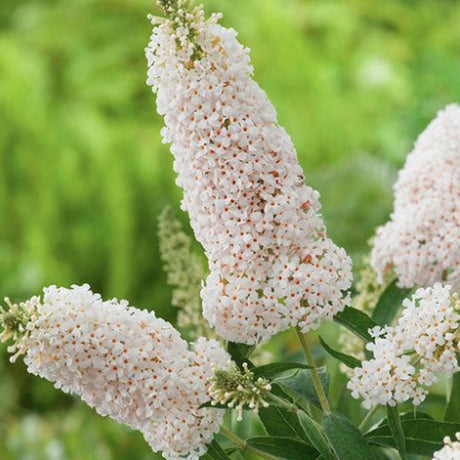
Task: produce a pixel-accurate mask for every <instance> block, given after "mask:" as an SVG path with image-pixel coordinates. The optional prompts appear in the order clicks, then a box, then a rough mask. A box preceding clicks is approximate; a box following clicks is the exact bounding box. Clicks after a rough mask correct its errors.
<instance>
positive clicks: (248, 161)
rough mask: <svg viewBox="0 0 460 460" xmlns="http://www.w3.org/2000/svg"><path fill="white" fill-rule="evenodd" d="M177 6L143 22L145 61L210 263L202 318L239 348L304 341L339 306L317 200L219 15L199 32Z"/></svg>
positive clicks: (341, 262) (342, 289) (195, 13)
mask: <svg viewBox="0 0 460 460" xmlns="http://www.w3.org/2000/svg"><path fill="white" fill-rule="evenodd" d="M165 3H168V4H169V3H171V2H165ZM188 3H189V2H187V3H185V2H183V4H184V5H185V6H184V7H183V8H181V9H179V11H178V10H177V8H176V9H174V8H173V9H172V10H171V9H167V11H168V14H169V15H170V19H169V20H167V21H164V22H162V23H161V24H158V23H157V22H156V21H155V22H154V28H153V34H152V36H151V41H150V43H149V45H148V47H147V49H146V55H147V60H148V67H149V69H148V84H149V85H151V86H152V89H153V91H154V92H155V93H156V94H157V108H158V112H159V113H160V114H161V115H163V116H164V119H165V125H166V126H165V128H164V129H163V130H162V135H163V140H164V142H165V143H171V144H172V145H171V152H172V153H173V155H174V159H175V161H174V168H175V171H176V172H177V174H178V179H177V184H178V185H179V186H180V187H182V188H183V189H184V198H183V201H182V207H183V209H185V210H186V211H187V212H188V213H189V215H190V220H191V225H192V227H193V230H194V232H195V236H196V237H197V239H198V240H199V241H200V243H201V244H202V245H203V247H204V249H205V251H206V254H207V256H208V259H209V266H210V272H211V273H210V275H209V276H208V278H207V280H206V283H205V285H204V287H203V290H202V299H203V312H204V316H205V317H206V319H207V320H208V321H209V323H210V324H211V325H212V326H213V327H215V328H216V330H217V332H218V333H219V334H220V335H221V336H222V337H224V338H225V339H227V340H231V341H235V342H242V343H246V344H255V343H258V342H260V341H263V340H268V339H269V338H270V337H271V336H272V335H274V334H276V333H278V332H280V331H283V330H285V329H287V328H289V327H292V326H297V325H299V326H300V327H301V328H302V330H303V332H306V331H308V330H310V329H313V328H316V327H318V325H319V324H320V322H321V321H324V320H330V319H332V317H333V316H334V315H335V314H336V313H338V312H339V311H341V310H342V309H343V308H344V307H345V305H346V304H347V302H348V300H349V297H348V294H347V293H346V291H347V290H348V289H349V287H350V284H351V261H350V259H349V257H348V256H347V254H346V253H345V251H344V250H343V249H341V248H338V247H337V246H336V245H335V244H334V243H333V242H332V241H331V240H330V239H329V238H328V237H327V235H326V230H325V226H324V222H323V220H322V217H321V215H320V204H319V200H318V198H319V194H318V192H317V191H315V190H313V189H312V188H310V187H307V186H306V185H305V184H304V175H303V172H302V169H301V167H300V165H299V163H298V159H297V154H296V151H295V148H294V146H293V144H292V142H291V139H290V138H289V136H288V134H287V133H286V132H285V130H284V129H283V128H282V127H280V126H279V125H278V122H277V117H276V112H275V109H274V108H273V106H272V105H271V103H270V101H269V100H268V98H267V96H266V94H265V93H264V92H263V91H262V90H261V89H260V87H259V86H258V85H257V83H256V82H255V81H254V80H253V79H252V72H253V69H252V66H251V64H250V59H249V50H248V49H247V48H244V47H243V46H242V45H241V44H240V43H239V42H238V40H237V38H236V35H237V34H236V32H235V31H234V30H233V29H226V28H224V27H222V26H221V25H219V24H218V19H219V18H220V16H219V15H213V16H211V18H210V19H208V20H205V19H204V14H203V10H202V8H199V7H195V8H193V7H190V6H188ZM187 7H188V10H187Z"/></svg>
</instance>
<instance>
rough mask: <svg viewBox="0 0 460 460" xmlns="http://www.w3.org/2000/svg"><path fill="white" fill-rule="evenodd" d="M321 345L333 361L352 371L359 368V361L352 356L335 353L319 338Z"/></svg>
mask: <svg viewBox="0 0 460 460" xmlns="http://www.w3.org/2000/svg"><path fill="white" fill-rule="evenodd" d="M319 341H320V342H321V345H322V346H323V348H324V349H325V350H326V351H327V352H328V353H329V354H330V355H331V356H333V357H334V358H335V359H338V360H339V361H340V362H341V363H343V364H345V365H346V366H348V367H350V368H351V369H354V368H355V367H359V366H360V365H361V361H360V360H359V359H356V358H355V357H354V356H350V355H347V354H345V353H341V352H340V351H336V350H334V349H332V348H331V347H330V346H329V345H328V344H327V343H326V342H325V341H324V340H323V339H322V338H321V337H320V338H319Z"/></svg>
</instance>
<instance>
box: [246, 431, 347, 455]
mask: <svg viewBox="0 0 460 460" xmlns="http://www.w3.org/2000/svg"><path fill="white" fill-rule="evenodd" d="M246 443H247V444H248V445H249V446H251V447H254V448H256V449H258V450H260V451H262V452H265V453H267V454H271V455H274V456H275V457H278V458H282V459H285V460H309V459H316V457H317V456H318V451H317V450H316V449H315V448H314V447H312V446H310V445H308V444H306V443H304V442H301V441H296V440H295V439H290V438H283V437H280V436H258V437H256V438H250V439H248V440H247V441H246ZM355 460H356V459H355Z"/></svg>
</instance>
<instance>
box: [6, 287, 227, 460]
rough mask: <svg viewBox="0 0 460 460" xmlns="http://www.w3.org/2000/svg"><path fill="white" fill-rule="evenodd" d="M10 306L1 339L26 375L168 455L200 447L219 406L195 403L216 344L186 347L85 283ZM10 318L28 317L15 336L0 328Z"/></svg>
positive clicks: (216, 357)
mask: <svg viewBox="0 0 460 460" xmlns="http://www.w3.org/2000/svg"><path fill="white" fill-rule="evenodd" d="M13 307H14V308H13V309H10V310H9V311H3V310H2V312H0V320H1V322H2V325H3V326H4V327H5V332H4V338H8V337H9V338H13V340H15V343H16V344H17V349H18V350H19V351H20V352H23V353H25V358H24V362H25V364H26V365H27V369H28V371H29V372H31V373H32V374H35V375H39V376H41V377H43V378H45V379H47V380H50V381H51V382H54V383H55V386H56V387H57V388H60V389H62V390H63V391H64V392H66V393H72V394H76V395H79V396H80V397H81V399H82V400H83V401H85V402H86V403H87V404H88V405H90V406H91V407H93V408H94V409H96V411H97V412H98V413H99V414H101V415H103V416H106V415H108V416H110V417H111V418H113V419H114V420H116V421H118V422H120V423H124V424H126V425H129V426H130V427H132V428H134V429H136V430H139V431H141V432H142V433H143V434H144V436H145V438H146V440H147V441H148V442H149V444H150V446H151V447H152V449H153V450H154V451H162V452H163V455H164V456H165V457H166V458H168V459H179V458H181V459H182V458H186V459H197V458H199V457H200V455H202V454H203V453H204V452H205V451H206V445H207V444H208V443H210V442H211V440H212V438H213V436H214V433H215V432H217V431H218V430H219V428H220V425H221V423H222V412H223V411H219V410H217V409H208V408H205V409H200V408H199V407H200V405H201V404H203V403H204V402H206V401H208V400H209V399H210V397H209V394H208V389H209V386H210V382H209V380H210V378H211V377H212V376H213V368H214V367H216V366H218V367H225V366H226V365H228V362H229V356H228V354H227V353H226V352H225V351H224V350H223V349H222V348H221V346H220V344H219V343H218V342H216V341H207V340H206V339H202V338H201V339H199V340H198V341H197V342H196V343H195V345H194V347H193V349H192V350H190V349H189V347H188V344H187V342H185V341H184V340H183V339H182V338H181V337H180V335H179V333H178V332H177V331H176V330H175V329H174V328H173V327H172V326H171V324H169V323H167V322H166V321H164V320H162V319H160V318H157V317H155V315H154V314H153V313H151V312H148V311H145V310H138V309H136V308H133V307H130V306H129V305H128V303H127V302H126V301H117V300H110V301H103V300H102V299H101V297H100V296H99V295H97V294H93V293H92V292H91V291H90V290H89V286H87V285H85V286H81V287H78V286H73V287H72V289H64V288H59V289H58V288H56V287H54V286H51V287H49V288H47V289H45V290H44V296H43V300H42V301H41V300H40V298H38V297H34V298H33V299H32V300H31V301H29V302H26V303H24V304H20V305H15V306H13ZM31 310H32V311H31ZM8 314H9V315H10V322H9V323H8V322H7V321H6V320H5V317H6V315H8ZM14 315H16V317H17V318H19V320H20V322H22V323H24V318H29V322H28V323H27V324H26V325H25V327H23V329H25V330H26V333H24V334H22V336H21V337H19V335H18V334H17V335H16V337H13V334H12V333H11V331H9V329H8V328H9V327H10V326H14V327H13V330H14V328H16V329H17V327H16V326H15V324H17V321H16V323H15V322H14V321H12V320H11V318H12V317H13V316H14ZM12 351H15V350H12Z"/></svg>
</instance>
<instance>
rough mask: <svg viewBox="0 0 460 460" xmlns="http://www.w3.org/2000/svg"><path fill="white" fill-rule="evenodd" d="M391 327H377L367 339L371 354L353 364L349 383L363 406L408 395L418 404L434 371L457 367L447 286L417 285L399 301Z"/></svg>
mask: <svg viewBox="0 0 460 460" xmlns="http://www.w3.org/2000/svg"><path fill="white" fill-rule="evenodd" d="M403 307H404V308H403V311H402V314H401V317H400V319H399V321H398V324H397V325H396V327H394V328H392V327H386V328H380V327H376V328H375V329H373V330H371V331H370V333H371V335H372V336H373V337H374V342H372V343H369V344H367V349H368V350H370V351H372V353H373V355H374V356H373V358H372V359H370V360H367V361H363V362H362V365H361V367H358V368H355V369H354V370H353V373H352V377H351V379H350V381H349V382H348V388H349V389H350V390H351V392H352V396H353V397H354V398H363V400H364V402H363V406H364V407H365V408H367V409H369V408H371V407H373V406H375V405H378V404H382V405H385V404H389V405H391V406H394V405H396V404H398V403H401V402H404V401H409V400H412V402H413V404H414V405H418V404H420V403H421V402H422V401H423V400H424V398H425V397H426V394H427V389H426V388H427V387H429V386H430V385H432V384H433V383H435V382H437V381H438V377H437V374H443V375H447V376H450V375H453V374H454V373H455V372H458V371H459V370H460V368H459V366H458V363H457V357H458V355H459V353H460V348H459V342H460V300H459V299H458V295H457V294H456V293H455V294H453V293H452V288H451V287H450V286H443V285H441V284H440V283H436V284H435V285H434V286H433V287H431V288H426V289H422V288H421V289H418V290H417V291H416V292H415V294H414V295H413V296H412V298H411V299H406V300H405V301H404V302H403Z"/></svg>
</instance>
